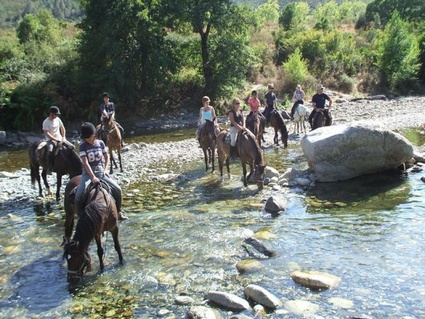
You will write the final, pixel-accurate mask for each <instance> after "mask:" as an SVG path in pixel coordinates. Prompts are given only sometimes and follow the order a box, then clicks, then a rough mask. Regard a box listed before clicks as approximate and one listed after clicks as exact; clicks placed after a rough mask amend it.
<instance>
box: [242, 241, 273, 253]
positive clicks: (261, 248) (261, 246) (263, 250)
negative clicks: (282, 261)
mask: <svg viewBox="0 0 425 319" xmlns="http://www.w3.org/2000/svg"><path fill="white" fill-rule="evenodd" d="M248 245H249V246H250V247H253V248H254V249H255V250H256V251H258V252H259V253H261V254H262V255H264V256H266V257H273V256H275V255H276V252H274V251H273V250H270V249H268V248H267V247H266V246H265V245H264V243H262V242H261V241H260V240H258V239H257V238H254V237H249V238H247V239H245V241H244V244H243V247H245V249H247V248H246V247H248Z"/></svg>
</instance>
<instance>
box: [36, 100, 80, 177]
mask: <svg viewBox="0 0 425 319" xmlns="http://www.w3.org/2000/svg"><path fill="white" fill-rule="evenodd" d="M60 114H61V112H60V111H59V108H58V107H57V106H51V107H50V108H49V116H48V117H47V118H46V119H45V120H44V121H43V133H44V136H45V137H46V138H47V156H46V162H47V168H46V170H47V174H48V175H51V174H52V171H53V158H54V151H55V149H56V147H57V146H60V145H62V143H65V144H66V145H67V146H68V147H70V148H74V145H72V144H71V143H70V142H68V141H67V140H66V129H65V126H64V125H63V123H62V121H61V119H60V118H59V117H58V115H60Z"/></svg>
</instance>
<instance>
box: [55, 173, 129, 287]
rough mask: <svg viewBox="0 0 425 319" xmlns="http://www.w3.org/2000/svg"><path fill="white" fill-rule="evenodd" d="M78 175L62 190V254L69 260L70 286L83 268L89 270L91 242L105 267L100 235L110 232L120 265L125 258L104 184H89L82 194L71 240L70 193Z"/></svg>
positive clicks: (110, 199) (110, 197) (111, 200)
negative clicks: (93, 242) (94, 244)
mask: <svg viewBox="0 0 425 319" xmlns="http://www.w3.org/2000/svg"><path fill="white" fill-rule="evenodd" d="M80 178H81V176H76V177H74V178H72V179H71V180H70V181H69V182H68V184H67V185H66V189H65V212H66V221H65V238H64V239H65V241H64V243H65V246H64V254H63V257H64V259H66V261H67V263H68V275H67V280H68V282H69V283H70V284H71V285H75V284H77V283H78V282H79V281H80V280H82V277H83V275H84V273H85V272H86V271H91V258H90V255H89V253H88V250H89V245H90V242H91V241H92V240H93V239H94V240H95V241H96V245H97V255H98V257H99V263H100V270H101V271H102V270H103V269H104V263H103V257H104V250H103V247H102V243H101V238H100V236H101V235H102V233H103V232H104V231H109V232H111V234H112V238H113V240H114V247H115V250H116V251H117V253H118V258H119V261H120V264H123V262H124V259H123V256H122V253H121V245H120V242H119V240H118V211H117V207H116V205H115V201H114V200H113V198H112V196H111V195H110V190H109V187H108V185H107V184H106V183H103V182H101V183H97V184H90V185H89V187H88V189H87V190H86V193H85V197H84V212H83V213H82V214H81V216H79V219H78V222H77V226H76V227H75V234H74V236H73V238H72V239H71V240H70V239H69V238H70V237H71V234H72V229H73V226H74V216H75V208H74V204H73V203H71V197H72V196H71V192H72V190H73V189H74V188H75V187H76V186H78V184H79V183H80Z"/></svg>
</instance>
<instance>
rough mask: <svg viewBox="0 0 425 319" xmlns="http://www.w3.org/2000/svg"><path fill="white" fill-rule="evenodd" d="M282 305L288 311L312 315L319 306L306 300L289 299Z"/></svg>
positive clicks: (301, 314)
mask: <svg viewBox="0 0 425 319" xmlns="http://www.w3.org/2000/svg"><path fill="white" fill-rule="evenodd" d="M284 307H285V309H286V310H288V311H289V312H292V313H294V314H297V315H300V316H308V315H313V314H314V313H316V312H317V311H319V306H318V305H316V304H314V303H311V302H309V301H306V300H289V301H287V302H285V304H284Z"/></svg>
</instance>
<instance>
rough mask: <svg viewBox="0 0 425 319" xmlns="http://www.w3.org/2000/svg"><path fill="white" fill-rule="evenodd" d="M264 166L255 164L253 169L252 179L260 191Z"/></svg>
mask: <svg viewBox="0 0 425 319" xmlns="http://www.w3.org/2000/svg"><path fill="white" fill-rule="evenodd" d="M265 168H266V165H265V164H256V165H255V168H254V178H255V182H256V183H257V186H258V189H259V190H260V191H261V190H263V188H264V170H265Z"/></svg>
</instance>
